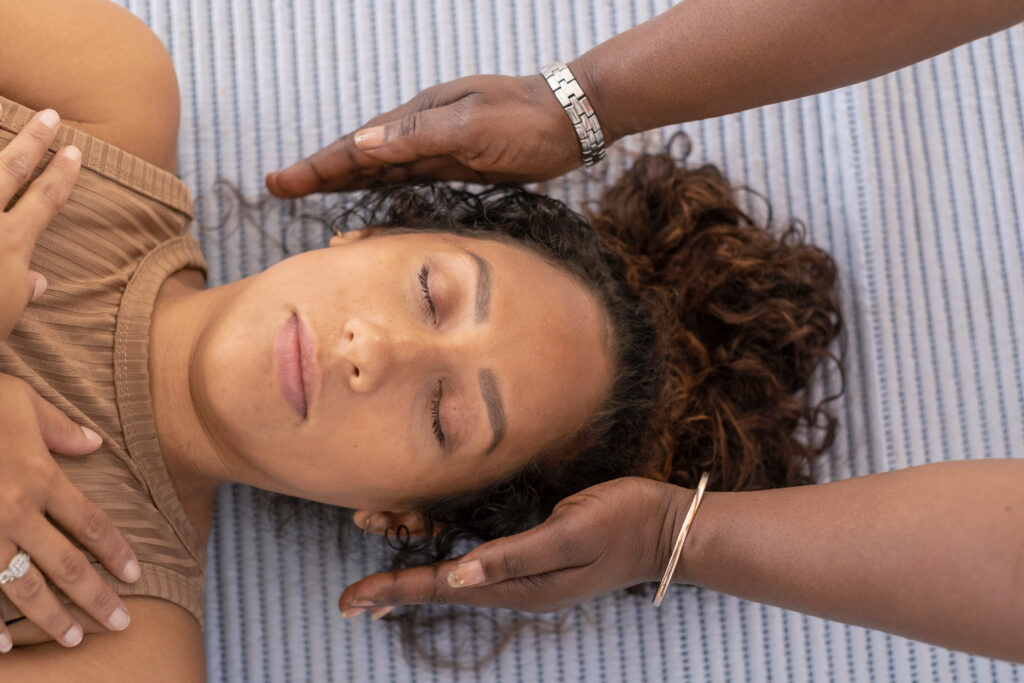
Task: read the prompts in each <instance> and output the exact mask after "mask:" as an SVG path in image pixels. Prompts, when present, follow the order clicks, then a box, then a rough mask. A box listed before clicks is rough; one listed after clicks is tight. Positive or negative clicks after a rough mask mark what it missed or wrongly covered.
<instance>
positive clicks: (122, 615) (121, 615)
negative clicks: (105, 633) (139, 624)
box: [107, 607, 132, 631]
mask: <svg viewBox="0 0 1024 683" xmlns="http://www.w3.org/2000/svg"><path fill="white" fill-rule="evenodd" d="M130 623H132V618H131V617H130V616H128V612H127V611H125V608H124V607H118V608H117V609H116V610H114V613H113V614H111V615H110V618H109V619H107V626H109V627H110V628H112V629H114V630H115V631H123V630H125V629H126V628H128V624H130Z"/></svg>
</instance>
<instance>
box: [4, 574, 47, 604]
mask: <svg viewBox="0 0 1024 683" xmlns="http://www.w3.org/2000/svg"><path fill="white" fill-rule="evenodd" d="M7 588H8V590H9V591H10V593H9V594H10V596H11V599H12V600H14V601H15V602H33V601H34V600H36V599H37V598H39V597H41V596H42V595H43V591H45V590H46V583H45V582H44V581H43V577H42V575H41V574H39V572H37V571H30V572H29V573H28V574H26V575H25V576H23V577H21V578H20V579H15V580H14V581H11V582H10V583H9V584H7Z"/></svg>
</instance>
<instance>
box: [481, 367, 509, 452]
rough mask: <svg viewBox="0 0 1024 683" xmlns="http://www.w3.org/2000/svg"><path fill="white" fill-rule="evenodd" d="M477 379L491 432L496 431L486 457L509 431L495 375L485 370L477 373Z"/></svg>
mask: <svg viewBox="0 0 1024 683" xmlns="http://www.w3.org/2000/svg"><path fill="white" fill-rule="evenodd" d="M477 378H478V379H479V380H480V393H481V394H482V395H483V397H484V405H486V406H487V417H488V418H489V419H490V421H491V430H492V431H494V438H493V439H491V445H490V446H488V447H487V451H486V452H485V453H484V455H490V454H491V453H493V452H494V449H495V448H497V447H498V444H500V443H501V440H502V439H504V438H505V432H506V431H508V425H507V423H506V421H505V407H504V406H503V405H502V404H501V394H499V393H498V382H497V381H496V380H495V379H494V373H493V372H491V371H490V370H488V369H486V368H484V369H482V370H480V372H479V373H477Z"/></svg>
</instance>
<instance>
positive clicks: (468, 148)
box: [266, 75, 583, 198]
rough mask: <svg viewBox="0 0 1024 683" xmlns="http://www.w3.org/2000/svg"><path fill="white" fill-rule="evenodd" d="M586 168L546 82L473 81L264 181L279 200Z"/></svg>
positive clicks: (424, 95)
mask: <svg viewBox="0 0 1024 683" xmlns="http://www.w3.org/2000/svg"><path fill="white" fill-rule="evenodd" d="M582 164H583V157H582V152H581V151H580V144H579V142H578V140H577V138H576V133H575V131H574V130H573V127H572V124H571V123H570V121H569V117H568V116H566V115H565V111H564V110H563V109H562V107H561V105H559V103H558V100H557V99H556V98H555V96H554V94H553V93H552V92H551V90H550V88H548V85H547V83H546V82H545V81H544V79H543V77H541V76H540V75H535V76H522V77H510V76H469V77H466V78H460V79H457V80H454V81H450V82H448V83H442V84H440V85H435V86H433V87H431V88H427V89H426V90H424V91H423V92H421V93H420V94H419V95H417V96H416V97H414V98H413V99H412V100H410V101H409V102H407V103H405V104H403V105H402V106H400V107H398V108H397V109H393V110H391V111H389V112H387V113H385V114H381V115H380V116H378V117H376V118H374V119H372V120H371V121H369V122H368V123H367V124H366V125H364V126H363V127H362V128H360V129H359V130H357V131H355V132H354V133H349V134H348V135H345V136H344V137H343V138H341V139H340V140H338V141H337V142H334V143H333V144H331V145H329V146H327V147H325V148H324V149H322V150H320V151H319V152H317V153H315V154H313V155H312V156H310V157H308V158H306V159H303V160H302V161H299V162H297V163H295V164H293V165H292V166H290V167H288V168H286V169H284V170H282V171H276V172H273V173H269V174H268V175H267V179H266V182H267V188H268V189H269V190H270V192H271V193H272V194H274V195H276V196H278V197H282V198H291V197H300V196H303V195H307V194H309V193H311V192H331V191H335V190H357V189H361V188H364V187H367V186H372V185H375V184H380V183H402V182H410V181H414V180H463V181H470V182H488V183H496V182H508V181H512V182H518V183H527V182H533V181H540V180H546V179H548V178H553V177H555V176H559V175H561V174H563V173H566V172H568V171H571V170H572V169H574V168H577V167H579V166H581V165H582Z"/></svg>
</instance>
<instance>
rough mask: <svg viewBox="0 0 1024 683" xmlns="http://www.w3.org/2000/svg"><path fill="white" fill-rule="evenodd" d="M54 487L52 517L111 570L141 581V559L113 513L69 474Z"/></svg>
mask: <svg viewBox="0 0 1024 683" xmlns="http://www.w3.org/2000/svg"><path fill="white" fill-rule="evenodd" d="M53 489H54V494H53V495H51V496H50V500H49V501H48V503H47V508H46V511H47V513H48V514H49V515H50V517H52V518H53V520H54V521H56V522H57V523H58V524H60V526H61V527H62V528H63V529H64V531H66V532H67V533H68V534H69V535H70V536H71V537H72V538H75V539H77V540H78V541H79V542H80V543H81V544H82V545H84V546H85V547H86V548H87V549H88V550H89V552H90V553H92V555H93V557H95V558H96V559H97V560H98V561H99V562H100V564H102V565H103V566H104V567H106V568H107V571H109V572H110V573H111V574H113V575H114V576H116V577H118V578H120V579H121V580H122V581H126V582H128V583H133V582H134V581H137V580H138V578H139V575H140V573H141V572H140V568H139V562H138V560H137V559H136V557H135V553H134V552H132V549H131V546H129V545H128V542H127V541H126V540H124V537H123V536H122V535H121V534H120V532H118V530H117V528H116V527H115V526H114V523H113V522H111V521H110V517H108V516H107V514H106V513H105V512H103V510H101V509H100V508H98V507H97V506H96V505H95V504H94V503H93V502H92V501H90V500H89V499H88V498H86V497H85V495H84V494H83V493H82V492H81V491H79V490H78V489H77V488H76V487H75V486H73V485H72V484H71V482H69V481H68V480H67V479H66V478H63V477H61V478H60V479H59V480H58V483H57V484H56V485H55V486H54V487H53Z"/></svg>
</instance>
